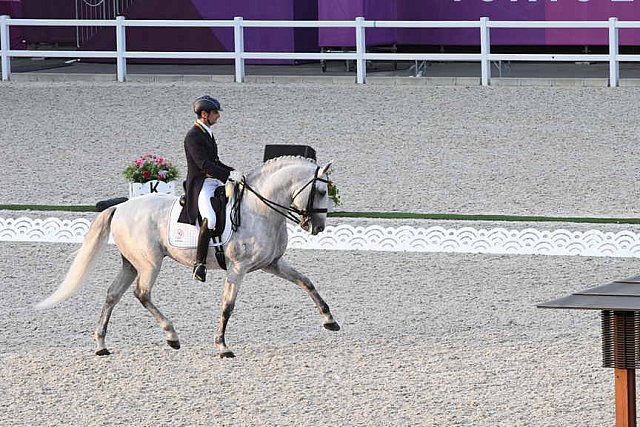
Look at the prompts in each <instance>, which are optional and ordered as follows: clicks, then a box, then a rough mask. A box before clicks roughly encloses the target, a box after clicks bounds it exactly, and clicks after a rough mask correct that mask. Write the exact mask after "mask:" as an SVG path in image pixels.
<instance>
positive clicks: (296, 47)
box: [192, 0, 318, 64]
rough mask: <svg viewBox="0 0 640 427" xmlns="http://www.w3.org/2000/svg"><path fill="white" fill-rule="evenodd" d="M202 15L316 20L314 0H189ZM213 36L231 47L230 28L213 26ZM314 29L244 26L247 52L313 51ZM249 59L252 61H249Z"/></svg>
mask: <svg viewBox="0 0 640 427" xmlns="http://www.w3.org/2000/svg"><path fill="white" fill-rule="evenodd" d="M192 3H193V5H194V6H195V7H196V9H197V10H198V12H199V14H200V16H201V17H202V19H233V18H234V17H236V16H241V17H243V18H244V19H251V20H316V19H318V3H317V0H311V1H309V0H307V1H300V0H298V1H296V0H274V1H270V2H268V4H266V3H265V2H264V1H263V0H235V1H228V2H211V0H192ZM212 31H213V33H214V34H215V36H216V38H217V39H218V40H219V41H220V42H221V43H222V45H223V46H224V47H225V49H226V50H229V51H233V48H234V47H233V43H234V42H233V29H219V28H218V29H213V30H212ZM317 34H318V33H317V29H314V28H284V27H283V28H246V29H245V30H244V40H245V51H247V52H252V51H255V52H294V51H296V52H315V51H317V50H318V37H317ZM248 62H249V63H251V61H248ZM256 62H259V63H262V64H265V63H283V62H284V61H282V60H277V61H267V60H263V61H253V63H256Z"/></svg>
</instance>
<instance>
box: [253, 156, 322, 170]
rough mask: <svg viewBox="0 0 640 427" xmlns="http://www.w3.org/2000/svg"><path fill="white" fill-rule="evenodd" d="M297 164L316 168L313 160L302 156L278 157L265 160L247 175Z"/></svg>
mask: <svg viewBox="0 0 640 427" xmlns="http://www.w3.org/2000/svg"><path fill="white" fill-rule="evenodd" d="M299 162H306V163H310V164H312V165H314V166H317V164H318V163H317V162H316V161H315V160H313V159H310V158H308V157H303V156H280V157H274V158H272V159H269V160H267V161H266V162H264V163H263V164H261V165H260V166H258V167H257V168H255V169H252V170H251V171H250V172H249V174H248V175H253V174H255V173H258V172H260V171H262V170H264V169H267V168H273V169H275V168H276V167H278V166H279V167H282V165H286V164H289V163H299Z"/></svg>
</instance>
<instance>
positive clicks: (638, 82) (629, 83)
mask: <svg viewBox="0 0 640 427" xmlns="http://www.w3.org/2000/svg"><path fill="white" fill-rule="evenodd" d="M620 86H626V87H634V86H640V79H620Z"/></svg>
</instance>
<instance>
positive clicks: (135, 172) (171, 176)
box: [122, 154, 178, 183]
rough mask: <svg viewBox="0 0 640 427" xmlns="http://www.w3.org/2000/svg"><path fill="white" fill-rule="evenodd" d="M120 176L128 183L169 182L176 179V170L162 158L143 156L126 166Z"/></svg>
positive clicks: (149, 155) (151, 155)
mask: <svg viewBox="0 0 640 427" xmlns="http://www.w3.org/2000/svg"><path fill="white" fill-rule="evenodd" d="M122 174H123V175H124V177H125V178H126V179H127V181H129V182H139V183H145V182H149V181H153V180H157V181H164V182H170V181H174V180H175V179H176V178H177V177H178V169H177V168H176V167H175V166H174V165H173V164H172V163H171V162H169V161H168V160H167V159H165V158H164V157H159V156H156V155H154V154H145V155H144V156H142V157H140V158H139V159H136V160H134V161H133V162H132V163H131V164H130V165H129V166H127V168H126V169H125V170H124V172H122Z"/></svg>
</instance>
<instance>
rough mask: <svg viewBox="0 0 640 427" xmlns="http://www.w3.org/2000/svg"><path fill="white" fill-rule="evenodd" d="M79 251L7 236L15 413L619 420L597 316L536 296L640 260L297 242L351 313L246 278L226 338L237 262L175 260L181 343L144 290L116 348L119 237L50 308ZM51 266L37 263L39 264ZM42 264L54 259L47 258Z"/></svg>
mask: <svg viewBox="0 0 640 427" xmlns="http://www.w3.org/2000/svg"><path fill="white" fill-rule="evenodd" d="M75 247H76V246H75V245H56V244H33V243H32V244H28V243H24V244H8V243H3V244H1V245H0V250H1V251H2V252H3V257H2V262H1V263H0V274H1V275H2V277H4V278H5V279H4V285H3V297H2V299H0V324H1V325H3V327H2V329H3V331H5V332H4V333H3V334H2V341H1V342H0V359H1V363H0V374H1V376H2V378H3V381H2V384H0V394H2V396H3V399H2V401H1V402H0V407H1V409H2V411H0V424H1V425H25V426H26V425H99V424H105V423H108V424H110V425H134V424H140V425H152V424H153V425H157V424H161V425H162V424H169V423H172V424H177V425H320V424H323V425H329V424H332V425H335V424H340V425H433V426H436V425H437V426H441V425H475V426H496V425H537V426H557V425H584V426H599V425H602V424H604V423H609V422H612V420H613V372H612V370H610V369H604V368H601V367H600V364H601V353H600V338H599V336H600V332H599V316H598V313H597V312H575V311H555V310H542V309H537V308H535V305H536V304H537V303H540V302H543V301H546V300H548V299H552V298H555V297H559V296H562V295H565V294H567V293H571V292H575V291H577V290H579V289H581V288H583V287H586V286H590V285H595V284H599V283H602V282H603V281H608V280H614V279H616V278H621V277H626V276H629V275H632V274H634V273H635V272H637V262H636V261H635V260H628V259H607V258H583V257H548V256H547V257H545V256H488V255H452V254H401V253H377V252H332V251H320V252H311V251H290V255H289V259H290V261H292V262H293V263H294V264H295V265H298V266H299V267H300V270H301V271H303V272H305V273H306V274H307V275H308V276H309V277H310V278H311V279H312V280H313V281H314V282H315V283H316V285H317V287H318V289H319V291H320V292H321V294H322V295H323V297H324V298H325V299H326V300H327V302H328V303H329V305H330V306H331V308H332V311H333V313H334V316H335V317H336V319H337V320H338V321H339V322H340V323H341V325H342V330H341V331H339V332H337V333H334V332H329V331H325V330H324V329H323V328H322V326H321V319H320V316H319V315H318V313H317V312H316V310H315V308H314V307H313V304H312V302H311V301H310V299H308V297H307V296H306V295H305V294H304V293H303V292H302V291H301V290H300V289H298V288H296V287H295V286H293V285H290V284H288V283H285V282H283V281H282V280H280V279H276V278H274V277H272V276H269V275H267V274H264V273H261V272H259V273H253V274H250V275H249V276H247V278H246V280H245V282H244V283H243V285H242V288H241V291H240V295H239V298H238V303H237V306H236V311H235V312H234V315H233V317H232V319H231V321H230V326H229V330H228V334H227V340H228V344H229V345H230V346H231V348H232V349H233V350H234V351H235V352H236V354H237V358H235V359H232V360H231V359H226V360H221V359H219V358H218V357H217V356H216V353H215V351H214V349H213V345H212V342H213V335H214V324H215V323H216V321H217V318H218V316H219V307H218V306H219V300H220V294H221V285H222V277H223V276H222V274H220V273H217V272H216V273H212V274H210V280H209V281H208V283H206V284H199V283H196V282H193V281H191V280H190V278H189V272H188V271H187V270H186V269H184V268H183V267H181V266H179V265H177V264H176V263H174V262H171V261H169V262H166V263H165V266H164V268H163V272H162V274H161V276H160V278H159V281H158V284H157V286H156V289H155V293H154V299H155V301H156V302H157V304H158V306H159V308H160V309H161V310H163V312H165V314H167V315H168V316H169V317H170V318H171V319H172V320H173V321H174V324H175V326H176V329H177V331H178V333H179V335H180V337H181V343H182V348H181V349H180V350H178V351H176V350H173V349H171V348H169V347H168V346H167V345H166V344H165V343H164V336H163V333H162V330H161V329H160V328H159V326H157V325H156V324H155V321H154V320H153V318H152V317H151V316H150V315H149V313H147V312H146V310H145V309H144V308H143V307H142V306H141V305H140V304H139V303H138V301H137V300H136V299H135V298H134V297H133V295H132V293H131V292H127V293H126V294H125V296H124V297H123V300H122V301H121V302H120V304H119V305H118V306H117V307H116V310H115V311H114V314H113V317H112V320H111V324H110V329H109V334H108V336H107V344H108V346H109V348H110V349H111V350H112V351H113V354H112V355H111V356H108V357H98V356H94V355H93V350H94V347H93V342H92V340H91V334H92V331H93V329H94V328H95V326H96V322H97V320H98V317H99V312H100V308H101V306H102V302H103V299H104V295H105V291H106V287H107V286H108V283H109V282H110V280H111V279H112V278H113V276H114V275H115V273H116V271H117V269H118V268H119V266H118V264H119V262H118V258H117V256H116V254H115V251H114V250H113V247H110V249H109V250H108V251H107V253H105V255H103V258H102V261H101V263H100V265H99V266H98V268H97V270H96V272H95V274H94V275H93V276H92V279H91V280H90V282H89V283H88V284H87V285H86V286H85V287H84V288H83V289H82V291H81V292H80V293H79V294H78V295H76V296H75V297H74V298H73V299H71V300H70V301H67V302H66V303H64V304H63V305H61V306H58V307H56V308H54V309H52V310H48V311H43V312H37V311H34V310H33V309H32V308H31V304H32V303H34V302H36V301H38V300H39V299H41V298H42V297H43V296H45V295H47V294H48V293H49V292H50V291H51V290H52V289H53V288H54V287H55V286H56V284H57V279H58V278H60V277H61V275H62V274H63V272H64V268H63V265H64V264H66V261H67V258H68V257H69V256H70V255H71V253H72V251H73V250H74V249H75ZM25 258H26V260H28V261H29V260H34V261H32V262H24V261H22V260H24V259H25ZM36 259H37V260H38V261H37V262H36V261H35V260H36Z"/></svg>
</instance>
